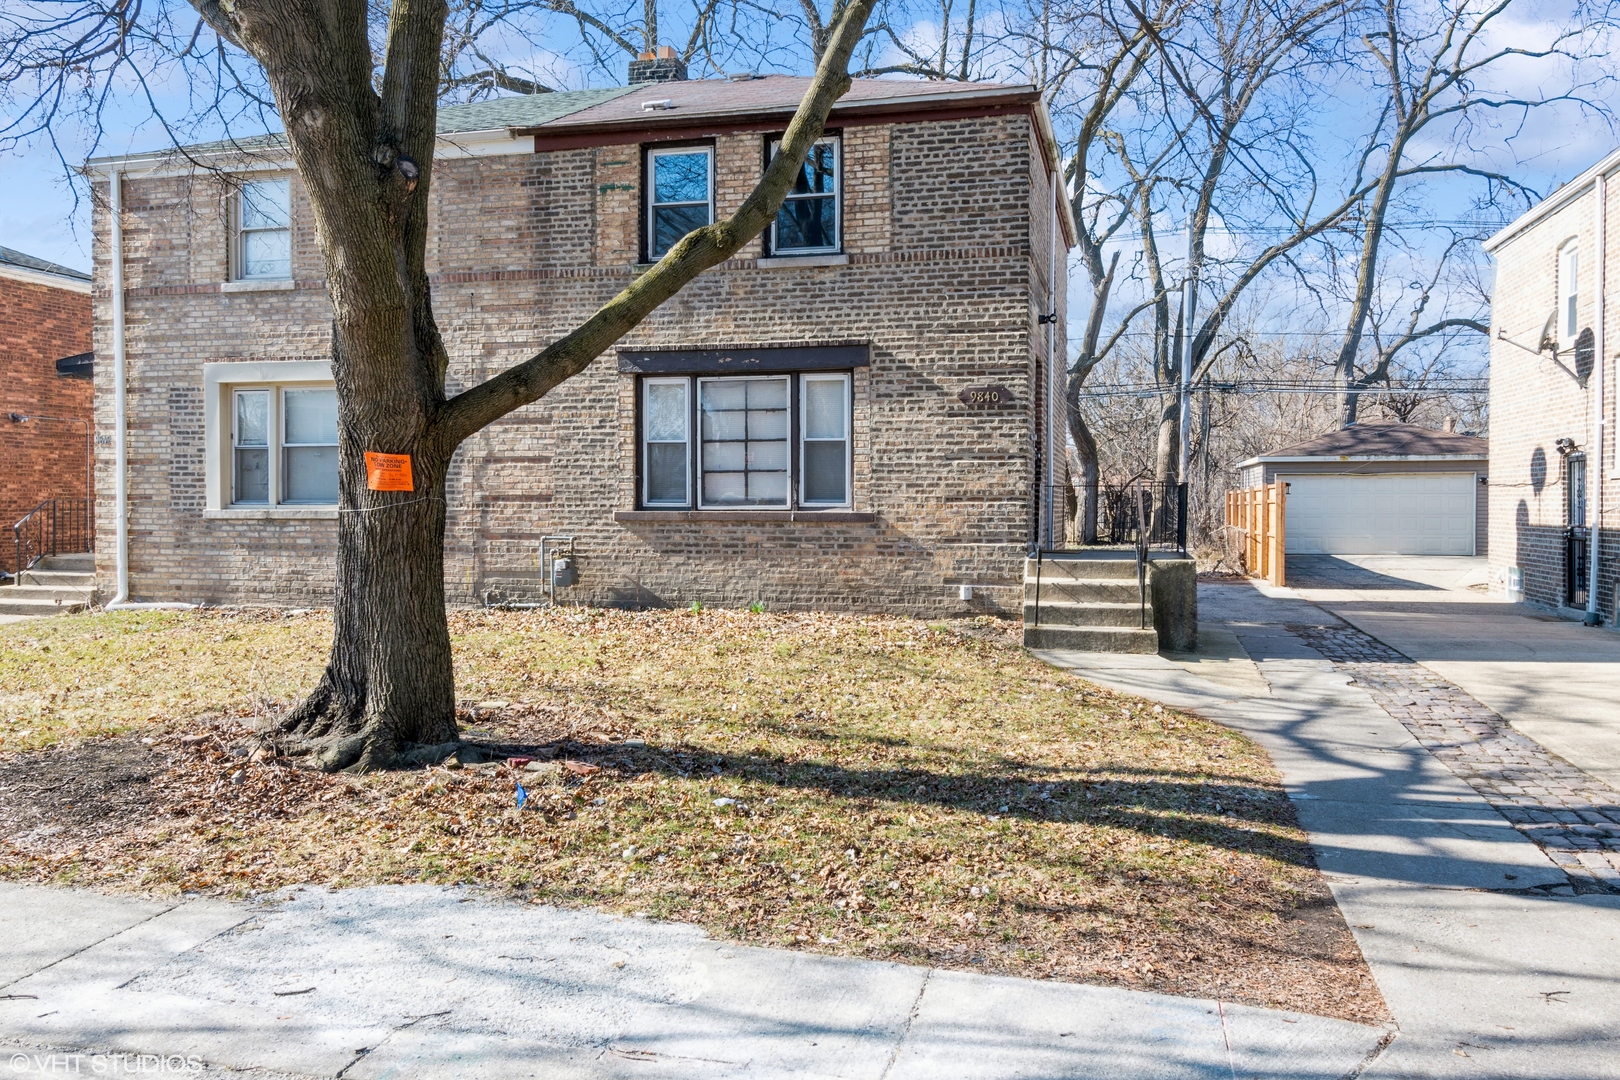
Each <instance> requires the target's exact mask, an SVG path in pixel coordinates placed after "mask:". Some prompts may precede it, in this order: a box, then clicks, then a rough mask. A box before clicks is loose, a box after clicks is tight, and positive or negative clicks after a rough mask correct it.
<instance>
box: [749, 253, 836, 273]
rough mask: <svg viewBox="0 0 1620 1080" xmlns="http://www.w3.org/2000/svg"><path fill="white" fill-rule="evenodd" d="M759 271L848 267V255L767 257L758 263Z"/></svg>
mask: <svg viewBox="0 0 1620 1080" xmlns="http://www.w3.org/2000/svg"><path fill="white" fill-rule="evenodd" d="M758 265H759V268H760V269H761V270H793V269H797V268H798V267H801V266H848V265H849V256H848V255H768V256H766V257H765V258H763V259H760V260H759V261H758Z"/></svg>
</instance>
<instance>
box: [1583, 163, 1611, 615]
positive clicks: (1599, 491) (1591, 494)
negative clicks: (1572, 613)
mask: <svg viewBox="0 0 1620 1080" xmlns="http://www.w3.org/2000/svg"><path fill="white" fill-rule="evenodd" d="M1608 187H1609V185H1608V177H1606V176H1605V175H1604V174H1603V173H1602V172H1601V171H1599V172H1598V174H1597V179H1596V181H1595V183H1594V184H1593V188H1594V190H1595V191H1596V192H1597V223H1596V227H1595V229H1594V232H1595V233H1596V236H1595V237H1594V239H1595V241H1596V247H1597V259H1596V262H1597V275H1596V276H1597V283H1596V284H1597V311H1596V312H1595V314H1594V315H1593V317H1592V336H1593V337H1594V338H1595V339H1596V356H1595V357H1594V359H1595V360H1596V363H1595V364H1594V365H1593V366H1594V367H1595V368H1596V369H1597V371H1596V375H1597V381H1596V382H1595V383H1594V384H1593V387H1592V396H1593V398H1594V399H1595V401H1596V406H1595V408H1594V409H1593V413H1594V416H1593V421H1592V453H1591V455H1590V460H1591V461H1592V462H1593V463H1594V464H1595V466H1596V467H1595V468H1593V469H1591V470H1590V471H1589V473H1588V475H1589V476H1592V477H1595V479H1596V480H1597V483H1595V484H1593V483H1590V482H1589V483H1588V485H1587V488H1588V498H1587V501H1588V502H1589V503H1591V505H1592V526H1591V529H1590V531H1589V533H1588V535H1589V536H1590V537H1591V547H1590V548H1589V549H1588V551H1587V553H1586V568H1587V573H1588V580H1587V583H1586V618H1585V619H1584V620H1582V621H1584V622H1585V623H1586V625H1587V626H1602V625H1603V616H1602V615H1600V614H1598V563H1599V561H1600V558H1601V556H1602V553H1603V542H1602V529H1603V485H1604V483H1605V481H1606V480H1607V477H1605V476H1604V473H1605V472H1606V471H1607V470H1605V469H1604V467H1603V462H1604V447H1603V421H1604V416H1603V411H1604V408H1605V406H1607V405H1608V402H1609V395H1608V391H1607V388H1606V383H1607V378H1606V376H1607V374H1608V367H1609V357H1608V348H1607V346H1606V343H1605V338H1604V333H1603V331H1604V326H1603V309H1604V307H1605V306H1606V304H1605V302H1604V301H1605V299H1606V297H1605V295H1604V294H1605V291H1606V283H1605V281H1604V276H1605V275H1604V272H1603V271H1604V263H1605V262H1607V261H1608V260H1607V254H1608V252H1607V245H1608V238H1607V236H1606V229H1605V226H1606V225H1607V224H1608V209H1609V207H1608V202H1609V191H1608ZM1615 618H1616V621H1617V622H1620V612H1616V613H1615Z"/></svg>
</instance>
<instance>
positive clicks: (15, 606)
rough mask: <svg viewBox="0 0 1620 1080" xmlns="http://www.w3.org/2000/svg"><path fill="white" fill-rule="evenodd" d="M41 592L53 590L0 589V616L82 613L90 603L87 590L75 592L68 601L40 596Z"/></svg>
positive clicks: (15, 587) (12, 587) (14, 586)
mask: <svg viewBox="0 0 1620 1080" xmlns="http://www.w3.org/2000/svg"><path fill="white" fill-rule="evenodd" d="M42 591H43V592H47V593H48V592H52V591H55V590H49V589H47V590H40V589H31V588H28V587H26V586H24V587H21V588H19V587H18V586H16V585H11V586H8V587H6V588H0V615H66V614H68V613H70V612H74V611H83V610H84V609H85V607H86V606H88V605H89V603H90V592H89V590H88V589H83V590H75V591H74V592H73V594H72V596H71V598H69V599H58V598H56V597H53V596H41V595H39V594H40V593H41V592H42Z"/></svg>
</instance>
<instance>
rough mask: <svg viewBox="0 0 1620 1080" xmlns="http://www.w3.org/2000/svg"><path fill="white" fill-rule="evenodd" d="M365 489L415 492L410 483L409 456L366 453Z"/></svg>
mask: <svg viewBox="0 0 1620 1080" xmlns="http://www.w3.org/2000/svg"><path fill="white" fill-rule="evenodd" d="M366 487H368V488H370V489H371V490H372V491H415V490H416V485H415V484H414V483H412V481H411V455H409V454H374V453H372V452H371V451H370V450H367V451H366Z"/></svg>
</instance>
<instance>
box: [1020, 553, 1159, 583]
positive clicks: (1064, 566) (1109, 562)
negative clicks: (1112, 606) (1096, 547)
mask: <svg viewBox="0 0 1620 1080" xmlns="http://www.w3.org/2000/svg"><path fill="white" fill-rule="evenodd" d="M1039 568H1040V575H1041V581H1042V582H1043V583H1044V582H1045V581H1047V580H1048V579H1051V580H1053V581H1098V580H1111V581H1117V580H1120V579H1125V578H1128V579H1129V580H1131V581H1135V580H1136V553H1135V552H1130V551H1127V552H1114V551H1104V552H1098V553H1096V554H1090V553H1088V554H1085V555H1070V554H1069V553H1067V552H1063V553H1061V554H1058V555H1047V556H1046V557H1044V558H1043V559H1041V560H1040V567H1039ZM1035 572H1036V561H1035V560H1034V559H1025V560H1024V577H1025V578H1026V579H1027V580H1030V581H1034V580H1035Z"/></svg>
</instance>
